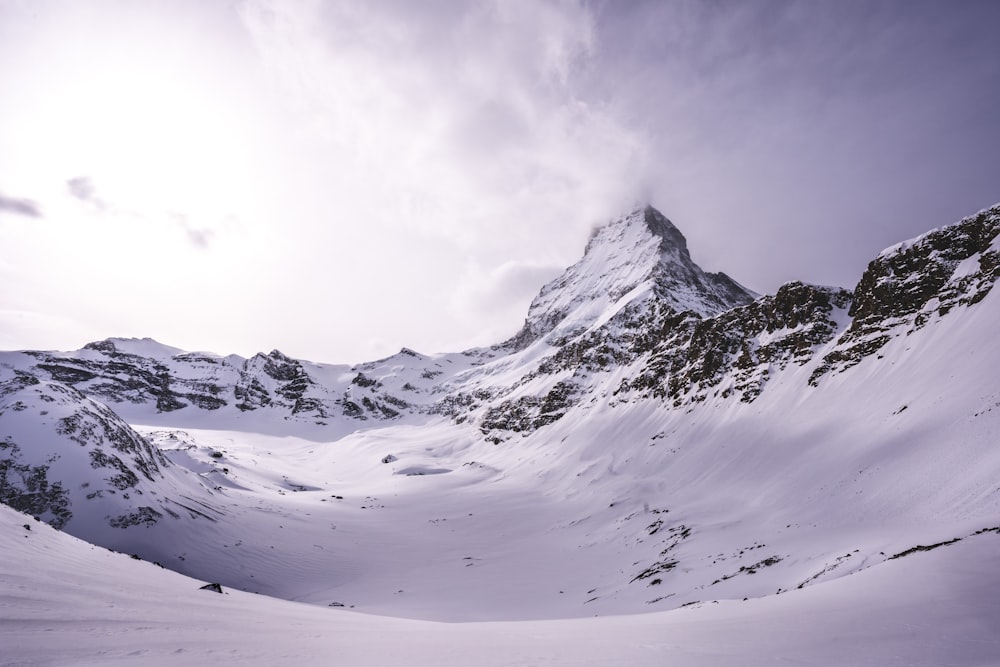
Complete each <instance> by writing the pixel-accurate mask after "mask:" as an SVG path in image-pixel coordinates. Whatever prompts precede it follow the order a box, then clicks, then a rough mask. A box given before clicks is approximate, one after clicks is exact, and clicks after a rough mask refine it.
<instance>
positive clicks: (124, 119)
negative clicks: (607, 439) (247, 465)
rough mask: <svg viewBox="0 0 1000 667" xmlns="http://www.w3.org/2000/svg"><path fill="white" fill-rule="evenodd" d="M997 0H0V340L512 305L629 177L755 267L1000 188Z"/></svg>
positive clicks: (397, 338)
mask: <svg viewBox="0 0 1000 667" xmlns="http://www.w3.org/2000/svg"><path fill="white" fill-rule="evenodd" d="M997 25H1000V3H997V2H993V1H990V0H986V1H982V2H976V1H974V0H966V1H963V2H944V1H943V0H941V1H935V2H922V1H919V0H899V1H890V0H856V1H854V0H848V1H839V0H838V1H837V2H825V3H818V2H792V1H789V2H779V1H776V0H775V1H769V0H762V1H760V2H736V1H732V2H728V1H713V2H708V1H700V0H699V1H695V0H689V1H685V0H678V1H675V2H611V1H606V2H600V1H595V2H544V1H541V0H524V1H514V0H512V1H500V0H497V1H483V2H468V3H462V2H457V1H453V0H440V1H431V2H409V1H408V0H398V1H385V2H349V1H329V2H319V1H314V2H310V1H301V2H299V1H295V0H292V1H288V0H281V1H280V2H279V1H278V0H274V1H273V2H268V1H266V0H246V1H237V0H229V1H221V0H220V1H218V2H201V1H193V0H180V1H178V0H169V1H168V0H162V1H157V0H150V1H148V2H125V1H111V0H108V1H102V0H74V1H69V0H66V1H55V0H51V1H49V0H42V1H34V0H32V1H28V0H0V248H2V250H3V252H2V255H0V280H2V284H3V286H4V288H3V290H2V291H0V348H4V349H13V348H33V349H38V348H57V349H73V348H77V347H79V346H81V345H82V344H84V343H85V342H87V341H90V340H96V339H101V338H105V337H108V336H140V337H144V336H150V337H153V338H156V339H158V340H160V341H162V342H164V343H168V344H170V345H175V346H178V347H181V348H184V349H192V350H211V351H215V352H219V353H223V354H227V353H232V352H235V353H239V354H243V355H250V354H253V353H254V352H257V351H265V352H266V351H269V350H271V349H272V348H278V349H281V350H282V351H283V352H285V353H287V354H290V355H292V356H296V357H302V358H308V359H313V360H316V361H331V362H344V361H362V360H367V359H373V358H376V357H379V356H384V355H386V354H389V353H392V352H395V351H397V350H398V349H399V348H400V347H401V346H407V347H411V348H414V349H417V350H420V351H423V352H437V351H455V350H461V349H465V348H469V347H472V346H476V345H488V344H491V343H495V342H499V341H501V340H503V339H505V338H506V337H508V336H510V335H512V334H514V333H515V331H516V330H517V329H518V327H519V326H520V324H521V322H522V320H523V317H524V314H525V312H526V310H527V306H528V303H529V302H530V300H531V298H532V297H533V296H534V294H535V293H537V291H538V289H539V288H540V287H541V285H542V284H543V283H544V282H546V281H547V280H549V279H551V278H553V277H555V276H556V275H558V274H559V272H560V271H561V270H562V269H563V268H564V267H566V266H567V265H569V264H571V263H573V262H575V261H576V260H577V259H578V258H579V256H580V255H581V253H582V251H583V247H584V245H585V243H586V240H587V237H588V234H589V232H590V230H591V228H592V227H593V226H594V225H596V224H600V223H602V222H605V221H607V220H608V219H610V218H612V217H614V216H617V215H619V214H622V213H625V212H627V211H628V210H629V209H631V208H632V207H633V206H634V205H635V204H636V203H639V202H650V203H652V204H653V205H655V206H656V207H657V208H659V209H660V210H662V211H663V212H664V213H665V214H666V215H667V216H668V217H670V218H671V219H672V220H673V221H674V223H675V224H677V226H678V227H679V228H680V229H681V230H682V231H683V232H684V234H685V235H686V236H687V237H688V241H689V245H690V248H691V251H692V255H693V257H694V259H695V261H697V262H698V263H699V264H701V266H702V267H703V268H705V269H706V270H709V271H725V272H726V273H728V274H729V275H731V276H732V277H733V278H735V279H736V280H738V281H740V282H741V283H743V284H744V285H746V286H747V287H749V288H751V289H753V290H756V291H758V292H762V293H765V292H773V291H774V290H775V289H776V288H777V287H778V286H779V285H780V284H781V283H783V282H786V281H788V280H795V279H801V280H805V281H808V282H814V283H821V284H838V285H843V286H846V287H853V286H854V284H855V283H856V281H857V279H858V277H859V276H860V273H861V271H862V270H863V269H864V267H865V265H866V263H867V262H868V261H869V260H870V259H871V258H873V257H874V255H875V254H877V252H878V251H879V250H881V249H882V248H883V247H885V246H887V245H890V244H892V243H895V242H897V241H900V240H903V239H905V238H908V237H911V236H914V235H916V234H919V233H922V232H924V231H926V230H928V229H930V228H932V227H936V226H939V225H943V224H947V223H950V222H953V221H956V220H958V219H959V218H960V217H962V216H963V215H966V214H970V213H974V212H975V211H977V210H979V209H980V208H983V207H986V206H988V205H991V204H993V203H995V202H996V201H997V200H1000V160H998V159H997V149H998V147H1000V85H998V82H1000V40H998V39H997V38H996V26H997Z"/></svg>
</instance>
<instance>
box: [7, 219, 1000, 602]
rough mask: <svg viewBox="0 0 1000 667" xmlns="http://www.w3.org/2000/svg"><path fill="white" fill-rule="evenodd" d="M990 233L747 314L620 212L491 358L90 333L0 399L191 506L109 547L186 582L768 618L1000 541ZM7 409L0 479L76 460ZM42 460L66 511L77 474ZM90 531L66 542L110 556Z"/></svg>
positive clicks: (323, 594) (729, 291) (361, 596)
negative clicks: (62, 459) (790, 606)
mask: <svg viewBox="0 0 1000 667" xmlns="http://www.w3.org/2000/svg"><path fill="white" fill-rule="evenodd" d="M998 232H1000V207H994V208H992V209H989V210H987V211H983V212H982V213H980V214H978V215H976V216H972V217H970V218H968V219H966V220H963V221H961V222H960V223H958V224H957V225H953V226H950V227H945V228H942V229H940V230H935V231H933V232H931V233H928V234H927V235H925V236H923V237H921V238H920V239H915V240H913V241H911V242H907V243H905V244H901V245H900V246H898V247H895V248H892V249H889V250H887V251H886V252H884V253H883V254H882V255H880V256H879V257H878V258H876V260H874V261H873V262H872V264H871V265H870V266H869V268H868V270H867V271H866V272H865V274H864V276H863V277H862V278H861V281H860V282H859V284H858V285H857V287H856V288H855V289H854V291H853V292H851V291H847V290H844V289H839V288H828V287H817V286H811V285H805V284H802V283H790V284H788V285H785V286H783V287H782V288H781V289H779V290H778V292H777V293H776V294H774V295H769V296H764V297H760V298H757V299H756V300H751V296H750V295H749V294H748V293H746V291H745V290H742V288H739V286H738V285H736V284H735V283H733V282H732V281H731V280H729V279H728V278H725V277H724V276H721V275H712V274H705V273H703V272H701V270H700V269H698V268H697V267H696V266H694V265H693V264H692V263H691V262H690V257H689V256H688V254H687V250H686V246H685V244H684V241H683V237H682V236H680V233H679V232H677V231H676V228H674V227H673V226H672V225H671V224H670V223H669V222H667V221H666V219H665V218H663V217H662V216H661V215H660V214H659V213H657V212H656V211H655V210H652V209H641V210H639V211H636V212H634V213H633V214H630V215H629V216H625V217H624V218H622V219H620V220H616V221H613V222H612V223H611V224H609V225H608V226H607V227H605V228H603V229H601V230H598V232H597V233H596V234H595V236H594V238H593V239H592V240H591V242H590V244H589V245H588V249H587V252H586V254H585V256H584V258H583V260H581V262H580V263H578V264H577V265H575V266H574V267H571V268H570V269H568V270H567V272H566V274H565V275H564V276H563V277H562V278H561V279H559V280H557V281H555V282H553V283H551V284H550V285H548V286H546V287H545V288H544V289H543V291H542V293H541V294H540V295H539V297H538V298H537V299H536V300H535V303H534V304H533V306H532V309H531V311H530V312H529V315H528V320H527V323H526V326H525V329H524V331H522V334H519V335H518V336H517V337H515V339H513V340H512V341H509V342H508V343H505V344H501V345H498V346H496V347H494V348H491V349H484V350H473V351H469V352H466V353H462V354H446V355H434V356H429V355H421V354H418V353H416V352H413V351H410V350H403V351H401V352H400V353H399V354H398V355H395V356H393V357H390V358H388V359H385V360H380V361H377V362H372V363H370V364H362V365H359V366H355V367H347V366H330V365H324V364H313V363H310V362H303V361H297V360H293V359H289V358H287V357H285V356H284V355H281V354H280V353H278V352H272V353H271V354H269V355H257V356H255V357H253V358H251V359H242V358H239V357H217V356H214V355H208V354H201V353H199V354H188V353H182V352H180V351H178V350H175V349H172V348H167V347H165V346H160V345H159V344H155V343H153V342H150V341H124V340H121V339H111V340H108V341H103V342H100V343H96V344H91V345H89V346H87V347H86V348H84V349H83V350H80V351H78V352H72V353H55V352H18V353H3V354H2V355H0V380H3V381H5V382H8V383H10V382H15V381H17V382H22V383H24V382H29V383H30V382H36V384H35V385H31V386H41V387H47V388H48V389H47V390H46V391H48V392H50V393H60V394H61V395H64V396H67V397H72V401H73V402H74V403H73V406H75V407H73V406H70V405H69V404H67V406H66V407H65V408H64V409H65V410H66V411H67V413H66V414H67V415H70V414H73V413H75V412H76V411H79V410H81V409H82V408H81V407H80V406H81V405H83V406H87V410H89V411H90V412H94V413H99V414H101V415H104V414H105V413H104V412H103V411H102V410H104V408H102V407H100V406H98V405H97V403H96V402H97V401H100V402H105V403H106V404H107V406H109V407H110V409H111V410H113V411H114V413H116V414H118V415H120V416H122V417H123V418H124V419H125V421H127V422H128V424H129V425H130V426H129V427H128V428H129V429H131V430H132V431H134V433H135V434H136V435H135V437H136V438H139V441H141V442H149V443H152V444H153V445H155V446H156V448H157V450H158V451H159V452H160V454H156V451H155V450H154V451H153V455H155V456H162V457H166V459H167V460H169V461H170V462H172V464H173V465H163V463H162V461H161V462H160V463H158V465H159V470H160V474H161V475H162V477H157V475H156V474H153V475H152V476H153V480H148V479H145V478H142V480H141V483H142V484H143V485H145V484H149V485H151V486H150V488H149V490H148V491H147V490H146V487H145V486H143V487H142V489H143V494H142V495H143V498H148V497H153V496H152V494H153V493H154V492H155V493H156V494H158V495H157V496H156V497H157V498H158V499H160V500H162V499H171V500H172V501H173V500H177V499H178V497H179V495H180V494H184V495H186V496H188V501H187V503H186V506H187V507H188V509H190V510H192V511H194V512H195V513H191V512H188V513H187V514H184V513H179V514H180V515H181V516H180V517H179V518H177V519H173V518H172V517H171V520H166V519H163V520H159V521H156V522H154V523H153V524H150V525H146V524H143V525H141V526H135V527H132V528H129V529H128V531H123V532H122V533H121V534H122V535H134V536H141V539H138V538H136V539H132V540H131V542H130V543H129V546H128V549H129V552H130V553H137V554H139V555H140V556H142V557H144V558H146V559H148V560H156V561H159V562H161V563H163V564H164V565H165V566H167V567H169V568H171V569H175V570H177V571H180V572H183V573H187V574H190V575H192V576H196V577H198V578H200V579H204V580H211V581H218V582H221V583H223V584H224V585H227V586H233V587H236V588H241V589H243V590H247V591H254V592H261V593H266V594H269V595H274V596H278V597H284V598H287V599H294V600H302V601H307V602H311V603H314V604H318V605H323V606H327V605H345V606H347V607H351V606H353V607H354V608H355V609H356V610H359V611H366V612H370V613H376V614H386V615H398V616H409V617H413V618H425V619H444V620H473V619H479V620H493V619H529V618H535V619H540V618H569V617H583V616H592V615H595V614H599V615H605V614H620V613H637V612H648V611H656V610H666V609H671V608H679V607H682V606H683V605H686V604H688V603H691V602H696V601H705V600H715V599H723V600H736V601H742V600H743V598H749V599H751V600H753V599H755V598H770V597H774V596H775V594H778V595H777V597H778V599H783V598H785V596H787V595H796V596H799V595H801V593H796V591H800V589H802V590H805V589H809V588H811V587H814V586H817V585H818V584H821V583H823V582H827V581H832V580H836V579H841V578H843V577H844V576H845V575H848V574H852V573H861V572H862V571H864V570H870V569H872V568H875V569H878V570H879V571H882V572H886V571H890V570H893V571H894V569H895V568H897V567H900V566H901V565H900V564H901V563H903V562H906V561H907V560H908V559H909V558H910V556H908V555H905V554H911V553H914V551H913V550H915V549H917V550H918V551H919V548H920V547H930V546H933V545H937V544H939V543H944V542H951V541H952V540H958V542H954V543H953V544H954V545H965V544H967V543H969V541H970V540H972V541H973V542H974V543H975V544H980V543H982V540H983V536H984V535H986V536H991V535H993V533H994V532H995V531H994V529H995V528H996V527H997V526H1000V492H998V490H997V485H996V480H997V479H1000V454H998V453H997V450H996V447H995V446H994V444H995V442H996V433H997V432H998V431H1000V384H998V382H997V379H996V377H995V375H994V374H993V373H992V372H990V369H993V368H997V367H1000V351H998V348H997V346H995V345H994V344H993V338H994V335H995V326H996V322H998V321H1000V296H998V295H997V293H996V291H995V290H992V287H993V285H994V283H995V281H996V279H997V277H998V265H1000V261H998V256H1000V253H998V250H1000V246H998V241H997V235H998ZM10 386H14V385H10ZM70 386H72V387H73V388H75V390H79V392H82V394H79V393H77V392H76V391H75V390H74V389H71V388H70ZM16 391H31V390H30V389H29V388H28V384H25V385H24V386H22V387H20V388H19V389H17V390H16ZM84 394H86V396H84ZM12 400H15V399H12ZM16 400H22V399H16ZM87 401H89V403H88V402H87ZM25 404H26V405H29V407H30V409H26V410H22V411H20V412H18V411H16V410H14V408H13V407H10V410H9V411H8V412H5V413H4V414H2V415H0V438H4V437H6V438H7V439H8V440H13V441H16V442H17V443H18V447H19V453H18V456H20V457H25V456H27V457H28V458H23V462H21V461H22V459H17V460H16V461H15V460H14V459H13V458H10V457H9V456H8V457H7V458H6V460H8V461H14V463H13V465H14V466H24V465H28V466H29V473H30V469H31V468H32V467H38V466H44V465H49V463H46V462H47V461H48V460H49V458H51V457H52V456H55V455H60V456H66V457H68V456H69V454H66V453H64V451H66V450H72V451H73V452H74V456H84V454H85V452H86V451H87V450H85V449H83V448H80V445H78V444H76V443H75V442H74V441H73V439H72V438H71V437H70V435H72V434H70V433H63V432H60V431H59V430H58V429H55V428H52V427H50V426H46V424H47V423H48V422H45V421H44V419H40V417H44V416H43V415H40V414H39V413H40V412H41V411H42V410H43V409H45V408H43V407H42V406H41V405H40V404H38V403H37V401H36V403H28V402H25ZM10 405H11V406H13V405H14V404H13V403H11V404H10ZM88 414H89V413H88ZM59 416H60V417H62V416H63V415H62V413H60V415H59ZM105 418H106V419H109V423H110V418H108V417H105ZM114 423H116V424H117V423H118V422H114ZM143 438H144V439H145V440H143ZM74 447H77V448H80V452H79V453H77V451H76V450H73V448H74ZM26 453H27V454H26ZM86 456H88V457H89V456H90V454H86ZM66 460H67V461H68V460H69V458H67V459H66ZM81 462H85V460H84V459H81ZM125 463H127V464H128V465H129V466H133V464H132V463H130V462H128V461H126V462H125ZM8 465H11V464H8ZM52 465H53V468H52V470H51V471H48V473H47V478H46V479H47V480H48V481H47V484H48V485H49V486H48V488H49V489H52V488H53V487H54V485H55V484H58V485H59V488H60V489H63V490H69V491H71V492H72V493H75V494H77V495H75V496H72V497H70V496H67V497H70V501H71V502H69V504H68V505H66V507H65V508H64V509H66V510H67V511H69V512H74V513H75V512H78V511H81V510H79V508H78V507H77V505H78V504H82V503H84V502H85V501H84V500H79V498H78V496H79V492H80V490H81V487H82V485H84V484H90V485H93V484H95V483H98V481H97V480H95V479H94V477H95V475H98V476H99V475H103V474H105V473H103V472H102V471H98V470H97V469H96V468H91V467H89V464H87V465H84V464H83V463H81V464H80V465H74V466H67V467H65V468H60V470H59V476H58V478H56V477H53V475H52V471H54V470H55V464H52ZM135 465H138V464H135ZM130 469H134V468H130ZM18 470H22V468H18ZM19 474H20V475H21V476H20V477H19V478H18V479H19V480H20V482H19V483H20V484H21V487H19V488H26V487H25V485H26V484H28V482H27V481H26V478H25V477H24V475H23V474H21V473H19ZM29 476H30V474H29ZM68 493H69V492H68ZM22 495H23V494H22ZM57 495H58V494H57ZM116 498H118V499H120V494H119V495H118V496H117V497H116ZM192 498H195V499H197V500H198V502H199V503H202V504H200V505H195V504H192V503H191V502H190V499H192ZM132 500H134V498H130V502H131V501H132ZM161 504H162V503H161ZM141 505H144V506H148V507H152V508H154V509H156V508H158V507H159V505H153V504H149V503H147V502H145V501H144V502H143V503H141ZM157 511H161V510H159V509H157ZM123 512H124V511H123ZM199 514H200V516H199ZM106 515H107V516H112V515H113V513H112V512H110V511H107V512H106ZM51 516H53V517H54V516H55V514H54V513H53V514H52V515H51ZM103 516H104V515H102V518H103ZM98 523H99V522H98ZM66 525H67V529H72V526H73V524H72V522H69V523H67V524H66ZM81 525H87V524H81ZM95 525H96V524H95ZM108 526H109V528H107V529H106V528H104V527H103V525H102V527H101V532H97V531H96V530H95V532H93V533H92V534H91V533H87V532H85V531H76V530H74V534H76V535H81V536H83V537H86V538H87V539H89V540H92V541H95V542H98V543H100V544H106V545H111V546H114V545H119V546H120V543H119V542H113V541H111V540H113V539H115V537H116V536H118V533H115V531H111V530H110V524H108ZM980 531H986V532H980ZM977 533H978V534H977ZM119 546H116V548H119ZM956 548H957V547H956ZM961 549H962V550H963V551H962V553H973V552H975V553H977V554H980V553H982V552H981V551H980V550H978V547H977V548H976V549H975V550H971V551H965V549H966V547H965V546H962V547H961ZM899 555H904V557H900V558H895V556H899ZM906 567H909V566H906ZM858 576H861V574H859V575H858ZM865 576H867V572H866V573H865ZM892 576H896V575H892ZM843 585H845V586H846V585H847V584H843ZM796 599H803V598H801V597H797V598H796ZM775 604H778V603H775ZM780 604H782V605H783V604H785V603H784V602H782V603H780Z"/></svg>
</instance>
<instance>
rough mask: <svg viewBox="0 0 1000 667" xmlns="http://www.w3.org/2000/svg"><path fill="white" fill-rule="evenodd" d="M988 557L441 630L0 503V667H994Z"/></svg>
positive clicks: (992, 551)
mask: <svg viewBox="0 0 1000 667" xmlns="http://www.w3.org/2000/svg"><path fill="white" fill-rule="evenodd" d="M25 525H27V526H29V527H30V530H28V529H26V528H25V527H24V526H25ZM998 546H1000V536H998V535H996V534H995V533H986V534H982V535H979V536H975V537H971V538H967V539H965V540H962V541H961V542H958V543H956V544H953V545H949V546H945V547H941V548H938V549H935V550H933V551H930V552H924V553H915V554H913V555H911V556H907V557H905V558H901V559H897V560H896V561H893V563H892V564H888V563H887V564H883V565H880V566H876V567H873V568H871V569H869V570H866V571H863V572H859V573H858V574H856V575H853V576H850V577H845V578H841V579H836V580H833V581H829V582H826V583H823V584H820V585H817V586H813V587H809V588H805V589H802V590H798V591H792V592H789V593H787V594H783V595H780V596H771V597H767V598H761V599H753V600H748V601H746V602H741V601H724V602H718V603H700V604H697V605H692V606H689V607H685V608H682V609H676V610H673V611H669V612H659V613H651V614H641V615H632V616H612V617H601V618H591V619H574V620H559V621H511V622H485V623H435V622H428V621H414V620H406V619H398V618H386V617H379V616H369V615H365V614H360V613H356V612H352V611H348V610H343V609H330V608H321V607H316V606H313V605H306V604H300V603H294V602H286V601H282V600H277V599H273V598H268V597H265V596H260V595H253V594H250V593H242V592H239V591H233V590H226V591H225V593H224V594H223V595H219V594H217V593H214V592H211V591H207V590H199V587H200V586H201V585H202V583H203V582H199V581H196V580H193V579H189V578H186V577H184V576H182V575H179V574H176V573H174V572H170V571H168V570H163V569H160V568H159V567H157V566H155V565H153V564H150V563H145V562H140V561H135V560H133V559H131V558H129V557H128V556H125V555H122V554H116V553H111V552H109V551H107V550H105V549H102V548H100V547H95V546H92V545H90V544H87V543H85V542H82V541H80V540H77V539H75V538H73V537H70V536H69V535H66V534H64V533H60V532H57V531H55V530H53V529H51V528H49V527H48V526H45V525H44V524H41V523H37V522H35V521H32V520H30V519H28V518H27V517H25V516H24V515H21V514H18V513H16V512H13V511H12V510H9V509H7V508H5V507H0V551H2V553H3V554H4V558H3V560H2V561H0V620H2V622H0V662H2V664H4V665H15V664H29V665H30V664H52V663H57V664H58V663H64V664H78V665H83V664H94V665H103V664H135V663H138V662H141V663H142V664H177V665H182V664H186V665H191V664H260V665H276V664H300V665H303V664H305V665H311V664H317V665H318V664H345V665H403V664H406V665H423V664H426V665H700V666H711V665H744V666H746V665H776V664H792V665H872V666H876V665H877V666H886V665H927V666H928V667H929V666H934V667H940V666H943V665H984V666H985V665H996V664H998V662H997V661H998V658H1000V633H998V632H997V629H998V628H997V627H996V619H997V618H1000V597H998V596H997V595H996V591H997V590H1000V568H998V567H997V565H998V560H1000V559H998V557H997V554H998V553H1000V551H998ZM28 564H30V566H27V565H28ZM26 566H27V567H26Z"/></svg>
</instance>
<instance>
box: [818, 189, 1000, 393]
mask: <svg viewBox="0 0 1000 667" xmlns="http://www.w3.org/2000/svg"><path fill="white" fill-rule="evenodd" d="M998 234H1000V205H998V206H993V207H992V208H990V209H987V210H985V211H981V212H980V213H978V214H977V215H974V216H971V217H968V218H965V219H964V220H962V221H961V222H959V223H958V224H955V225H952V226H950V227H944V228H942V229H937V230H934V231H932V232H928V233H927V234H924V235H923V236H920V237H918V238H916V239H913V240H911V241H907V242H905V243H901V244H899V245H896V246H893V247H891V248H888V249H886V250H885V251H883V252H882V254H880V255H879V256H878V257H877V258H876V259H874V260H873V261H872V262H871V263H870V264H869V265H868V268H867V270H866V271H865V273H864V275H863V276H862V277H861V280H860V282H858V286H857V287H856V288H855V290H854V294H855V298H854V305H853V306H852V307H851V310H850V313H849V314H850V316H851V317H852V318H853V320H852V321H851V324H850V326H849V327H848V328H847V330H846V331H844V332H843V333H842V334H841V336H840V338H839V339H838V341H837V346H836V348H835V349H834V350H832V351H831V352H829V353H828V354H827V355H826V356H825V357H824V358H823V364H822V366H820V367H819V368H817V369H816V372H815V373H814V374H813V376H812V378H811V379H810V384H813V385H815V384H818V382H819V381H820V378H822V377H823V376H824V375H825V374H827V373H829V372H831V371H843V370H845V369H847V368H850V367H851V366H854V365H856V364H857V363H859V362H860V361H861V360H862V359H864V358H865V357H869V356H872V355H877V353H878V350H879V349H881V348H882V347H883V346H884V345H885V344H886V343H887V342H889V340H891V339H892V338H894V337H897V336H902V335H909V334H910V333H912V332H914V331H916V330H918V329H921V328H923V327H924V326H925V325H927V324H928V323H929V322H931V321H932V320H934V319H935V318H940V317H944V316H945V315H947V314H948V313H950V312H951V311H952V310H954V309H955V308H958V307H962V306H971V305H974V304H976V303H979V302H980V301H982V300H983V298H984V297H985V296H986V295H987V294H989V292H990V290H991V289H993V285H994V283H996V280H997V277H998V276H1000V241H998V240H997V235H998Z"/></svg>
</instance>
